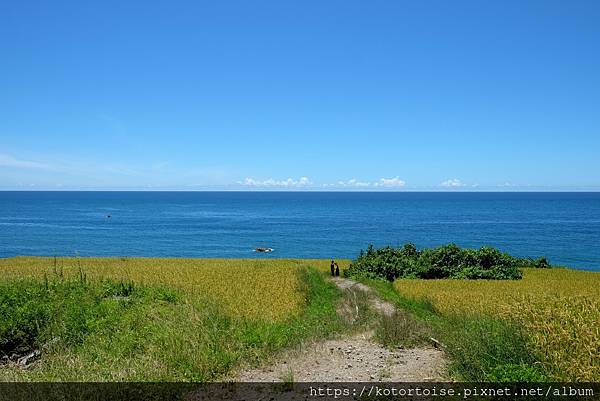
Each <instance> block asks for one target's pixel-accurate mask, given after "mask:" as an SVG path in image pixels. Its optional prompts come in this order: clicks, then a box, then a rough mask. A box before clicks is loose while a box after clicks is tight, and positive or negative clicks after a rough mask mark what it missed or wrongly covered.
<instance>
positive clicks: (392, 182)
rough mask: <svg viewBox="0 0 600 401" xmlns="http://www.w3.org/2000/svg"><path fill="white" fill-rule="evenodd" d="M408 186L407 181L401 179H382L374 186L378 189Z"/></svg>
mask: <svg viewBox="0 0 600 401" xmlns="http://www.w3.org/2000/svg"><path fill="white" fill-rule="evenodd" d="M405 185H406V181H404V180H401V179H400V177H394V178H380V179H379V181H377V182H376V183H375V184H374V186H376V187H386V188H398V187H403V186H405Z"/></svg>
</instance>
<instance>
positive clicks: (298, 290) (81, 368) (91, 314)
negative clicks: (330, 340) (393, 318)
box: [0, 259, 342, 381]
mask: <svg viewBox="0 0 600 401" xmlns="http://www.w3.org/2000/svg"><path fill="white" fill-rule="evenodd" d="M38 262H39V261H38ZM46 262H48V261H46ZM80 262H81V266H82V267H81V269H79V268H77V269H74V268H71V267H73V266H71V264H74V265H78V264H79V262H74V261H72V260H68V261H63V271H62V272H57V273H53V272H51V274H50V275H49V274H48V272H46V274H41V275H40V274H38V273H39V270H38V271H36V272H35V273H36V274H30V273H32V270H31V269H30V265H29V264H27V263H25V262H24V261H19V263H16V264H14V265H12V267H11V266H10V261H8V262H7V260H4V261H2V263H3V264H4V266H2V268H3V269H4V271H3V273H6V272H7V271H8V270H10V273H8V274H3V279H2V280H0V298H2V299H0V305H2V306H1V307H0V341H1V342H0V348H2V349H3V350H4V351H5V353H9V354H10V353H11V352H14V351H15V349H16V348H19V347H21V349H22V350H26V349H27V347H29V348H30V349H32V348H33V349H40V350H42V353H43V357H42V359H41V361H39V362H37V363H36V364H35V367H34V368H33V369H28V370H24V369H21V368H17V367H14V366H12V367H11V366H7V365H5V366H4V367H0V380H41V381H43V380H71V381H113V380H126V381H209V380H215V379H219V378H221V377H223V376H224V375H226V374H228V373H229V372H231V370H232V369H234V368H235V367H236V366H239V364H241V363H245V364H256V363H259V362H260V361H263V360H264V359H265V358H268V357H269V356H270V355H271V354H272V353H273V352H275V351H276V350H279V349H281V348H282V347H286V346H291V345H294V344H297V343H298V342H300V341H302V340H303V339H307V338H310V337H315V336H318V337H326V336H328V335H330V334H332V333H334V332H337V331H339V330H340V329H341V327H342V322H340V321H339V319H338V318H337V316H336V314H335V306H336V304H337V303H338V301H339V297H340V293H339V291H338V290H337V289H336V288H335V287H334V286H333V285H332V284H331V283H329V282H328V281H326V280H324V276H323V273H322V272H320V271H319V269H322V266H319V267H314V266H311V263H310V262H309V263H304V262H300V261H295V262H293V263H292V262H289V263H288V262H285V263H282V262H281V261H276V260H275V261H268V262H265V261H262V262H261V261H258V262H257V261H253V262H252V263H254V265H252V264H250V265H251V266H254V267H253V268H252V269H249V270H246V272H249V271H250V270H261V269H262V270H264V269H267V270H269V269H280V267H281V265H282V264H283V265H285V264H286V263H288V264H289V265H290V266H293V268H292V269H290V270H288V271H285V274H286V275H288V276H289V275H291V276H292V277H294V283H295V284H294V286H293V288H292V287H289V288H287V289H286V290H285V291H287V293H288V294H287V295H289V296H290V297H295V296H297V295H299V296H300V299H301V300H302V303H301V304H300V305H295V306H294V308H295V309H288V315H287V316H282V315H281V314H280V313H279V312H277V313H271V312H269V310H271V311H272V310H276V311H280V309H281V308H282V305H281V304H283V305H284V307H286V308H289V303H288V302H287V301H286V299H282V298H281V294H280V293H277V292H276V294H278V295H279V296H280V298H272V295H271V294H272V293H273V291H275V289H273V288H271V287H270V286H269V285H267V284H266V283H263V284H264V285H263V286H262V287H261V286H260V285H259V286H258V289H257V290H256V291H255V292H252V293H248V292H244V291H242V293H241V295H240V294H239V293H238V292H226V293H225V294H226V295H225V296H228V297H230V298H233V297H240V296H242V297H244V296H248V294H251V296H253V297H255V299H254V300H246V299H240V298H238V300H240V301H242V302H241V305H242V307H241V309H240V308H232V305H235V304H236V300H235V299H222V298H220V297H219V296H221V297H222V296H223V295H222V293H220V292H217V293H211V292H210V291H198V290H197V288H196V287H195V286H193V285H192V286H187V287H186V283H185V280H186V279H189V278H190V277H192V276H193V275H194V274H197V275H200V276H202V275H203V274H205V275H208V276H209V277H214V275H215V274H219V273H215V271H214V269H208V270H207V269H205V268H203V266H204V267H206V266H210V265H211V263H212V261H207V260H204V261H201V262H198V263H199V265H197V266H196V267H197V270H195V273H194V272H190V271H189V268H185V269H183V270H180V271H179V275H180V280H179V279H178V280H175V281H176V282H174V281H173V280H174V279H173V278H172V277H177V274H175V276H170V277H171V279H170V280H171V281H169V280H166V283H165V280H148V279H149V277H150V276H147V275H145V274H147V272H145V273H142V272H140V271H135V269H129V270H127V272H126V273H123V274H122V275H121V278H122V279H119V278H118V277H119V276H118V275H116V274H114V273H115V272H114V271H113V270H111V269H112V267H110V266H109V267H108V268H107V267H106V266H104V265H103V263H105V262H106V260H102V261H100V260H97V261H91V260H85V259H84V260H82V261H80ZM163 262H164V263H166V264H167V265H168V264H169V263H171V265H172V266H171V267H176V265H179V262H181V261H177V260H171V261H170V262H165V260H163ZM196 262H197V261H196ZM196 262H194V263H196ZM114 263H117V262H116V260H115V261H113V262H111V263H109V265H111V264H114ZM119 263H120V262H119ZM164 263H163V266H164ZM187 263H188V264H189V263H192V262H189V261H188V262H187ZM222 263H223V261H219V262H218V263H217V264H218V265H219V268H220V269H221V270H220V271H221V273H220V274H221V275H222V277H221V279H222V281H224V282H225V284H223V283H221V287H227V284H229V285H231V286H234V287H239V285H240V284H239V283H238V282H239V281H240V280H241V281H242V282H244V280H243V277H238V276H237V275H232V274H231V271H230V270H228V269H227V268H226V267H225V266H223V265H222ZM231 263H232V264H233V265H234V269H233V270H234V271H236V269H239V263H238V261H232V262H231ZM257 263H258V264H257ZM192 264H193V263H192ZM245 264H248V262H246V263H245ZM99 265H102V267H100V268H98V266H99ZM44 266H46V267H45V268H46V269H50V270H52V269H53V268H54V266H53V265H52V263H50V266H49V267H48V263H45V264H44ZM235 266H238V267H237V268H236V267H235ZM137 268H143V266H138V267H137ZM95 269H96V270H97V269H101V270H103V273H110V274H103V275H97V274H95V273H98V271H95V272H94V270H95ZM207 271H208V273H207ZM170 272H171V273H173V272H172V271H170ZM271 273H272V272H271ZM279 273H281V270H279ZM140 275H141V276H140ZM268 276H269V275H267V277H268ZM132 277H137V278H138V280H137V281H136V280H133V279H132ZM140 277H144V278H145V279H146V280H143V281H142V280H139V278H140ZM253 279H256V277H254V278H251V279H250V280H249V281H248V280H247V281H246V282H245V285H252V284H253V283H252V280H253ZM261 280H264V277H263V276H260V275H259V276H258V281H259V284H260V281H261ZM283 280H284V281H285V280H286V279H283ZM274 281H276V280H274ZM142 282H143V283H142ZM284 295H285V294H284ZM257 305H258V306H257ZM264 305H269V306H268V307H267V306H264ZM257 307H258V308H263V309H264V312H265V313H264V316H263V317H259V316H257V315H256V313H255V311H256V308H257ZM268 309H269V310H268ZM0 355H1V354H0Z"/></svg>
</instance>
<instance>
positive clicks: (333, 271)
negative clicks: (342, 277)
mask: <svg viewBox="0 0 600 401" xmlns="http://www.w3.org/2000/svg"><path fill="white" fill-rule="evenodd" d="M335 265H336V263H335V262H334V261H333V259H331V277H333V276H335Z"/></svg>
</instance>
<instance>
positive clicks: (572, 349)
mask: <svg viewBox="0 0 600 401" xmlns="http://www.w3.org/2000/svg"><path fill="white" fill-rule="evenodd" d="M394 287H395V288H396V290H397V291H398V292H399V293H400V294H401V295H403V296H407V297H409V298H413V299H423V298H426V299H429V300H430V301H431V302H433V304H434V306H435V307H436V308H437V309H438V310H439V311H441V312H442V313H468V314H481V313H483V314H487V315H493V316H499V317H501V318H505V319H511V320H514V321H516V322H518V323H519V324H521V325H523V326H524V327H525V328H526V330H527V333H528V337H529V341H530V343H531V345H532V346H533V347H534V349H535V350H536V352H537V354H538V355H539V357H540V359H541V361H542V363H544V365H545V367H546V369H547V371H548V372H550V373H551V374H552V375H553V377H554V378H555V379H556V380H573V381H600V273H598V272H586V271H580V270H568V269H525V270H524V276H523V279H522V280H514V281H513V280H510V281H500V280H478V281H473V280H397V281H396V282H395V283H394Z"/></svg>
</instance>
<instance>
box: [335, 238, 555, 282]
mask: <svg viewBox="0 0 600 401" xmlns="http://www.w3.org/2000/svg"><path fill="white" fill-rule="evenodd" d="M526 266H530V267H540V268H546V267H550V265H549V264H548V262H547V260H546V259H545V258H543V257H541V258H539V259H537V260H531V259H521V258H515V257H512V256H510V255H509V254H507V253H503V252H500V251H499V250H497V249H495V248H490V247H482V248H480V249H464V248H460V247H458V246H456V245H454V244H449V245H445V246H441V247H438V248H433V249H423V250H418V249H417V248H416V247H415V245H413V244H411V243H407V244H405V245H403V246H402V247H399V248H392V247H385V248H379V249H374V248H373V246H372V245H369V247H368V248H367V251H366V252H364V251H362V250H361V251H360V255H359V256H358V258H356V260H354V261H353V262H352V263H351V264H350V267H349V268H348V269H347V270H345V272H344V274H345V275H346V277H354V278H359V277H362V278H383V279H386V280H388V281H394V280H395V279H397V278H421V279H442V278H453V279H494V280H508V279H513V280H514V279H520V278H521V272H520V270H519V268H520V267H526Z"/></svg>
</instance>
